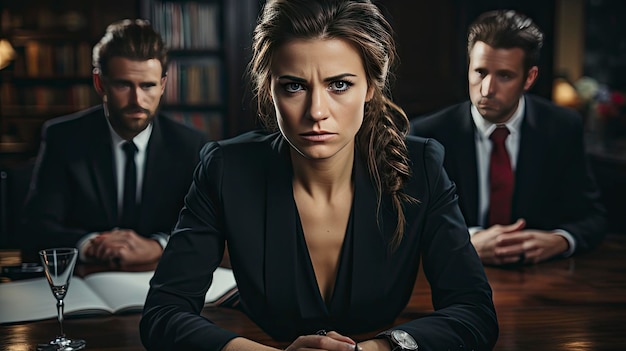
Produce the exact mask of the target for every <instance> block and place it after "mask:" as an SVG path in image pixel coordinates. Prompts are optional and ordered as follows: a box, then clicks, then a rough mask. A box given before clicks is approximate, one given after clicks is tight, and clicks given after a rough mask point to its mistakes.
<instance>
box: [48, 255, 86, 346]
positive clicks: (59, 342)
mask: <svg viewBox="0 0 626 351" xmlns="http://www.w3.org/2000/svg"><path fill="white" fill-rule="evenodd" d="M39 258H41V263H42V264H43V267H44V271H45V273H46V278H47V279H48V284H50V289H51V290H52V295H54V297H55V298H56V299H57V314H58V315H57V316H58V320H59V327H60V331H61V332H60V334H59V335H58V336H57V337H56V338H54V339H53V340H51V341H50V342H49V343H47V344H39V345H38V346H37V350H64V351H72V350H81V349H83V348H85V345H86V343H85V340H80V339H68V338H66V337H65V333H63V306H64V305H63V299H64V298H65V294H66V293H67V289H68V288H69V287H70V279H71V278H72V273H73V272H74V266H75V265H76V259H77V258H78V250H77V249H75V248H55V249H46V250H41V251H39Z"/></svg>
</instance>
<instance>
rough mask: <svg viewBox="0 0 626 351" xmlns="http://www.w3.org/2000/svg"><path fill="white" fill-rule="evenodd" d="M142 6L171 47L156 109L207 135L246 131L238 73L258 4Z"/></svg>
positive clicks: (145, 0)
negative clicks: (166, 75)
mask: <svg viewBox="0 0 626 351" xmlns="http://www.w3.org/2000/svg"><path fill="white" fill-rule="evenodd" d="M141 7H142V9H141V11H140V13H141V15H142V16H143V17H144V18H147V19H149V20H150V21H151V23H152V24H153V26H154V28H155V29H156V30H157V31H158V32H159V33H161V35H162V36H163V39H164V40H165V42H166V44H167V45H168V47H169V49H170V51H169V56H170V65H169V67H168V82H167V84H166V87H165V93H164V96H163V99H162V101H161V111H162V112H163V113H165V114H166V115H168V116H170V117H171V118H173V119H176V120H178V121H181V122H183V123H186V124H188V125H191V126H194V127H195V128H198V129H200V130H202V131H204V132H205V133H207V135H208V136H209V138H211V139H221V138H224V137H229V136H233V135H236V134H238V133H241V132H243V131H246V130H248V129H251V125H252V121H253V119H252V117H251V114H250V109H247V107H249V106H246V104H245V96H244V94H243V92H244V91H246V88H247V86H246V85H245V83H244V81H243V76H244V71H245V65H246V57H245V52H246V50H247V48H249V46H250V41H251V36H252V29H253V27H254V24H255V21H256V16H257V13H258V10H259V8H260V5H259V2H258V1H253V0H238V1H232V0H231V1H228V0H223V1H220V0H142V6H141Z"/></svg>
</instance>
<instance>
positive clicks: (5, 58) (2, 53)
mask: <svg viewBox="0 0 626 351" xmlns="http://www.w3.org/2000/svg"><path fill="white" fill-rule="evenodd" d="M14 58H15V50H13V47H12V46H11V43H9V41H8V40H6V39H0V69H3V68H4V67H6V66H8V65H9V62H11V60H13V59H14Z"/></svg>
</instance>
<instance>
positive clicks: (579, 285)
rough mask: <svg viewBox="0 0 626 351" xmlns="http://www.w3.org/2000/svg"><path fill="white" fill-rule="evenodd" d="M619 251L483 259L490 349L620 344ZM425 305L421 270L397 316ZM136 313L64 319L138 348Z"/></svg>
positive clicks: (23, 344) (22, 332)
mask: <svg viewBox="0 0 626 351" xmlns="http://www.w3.org/2000/svg"><path fill="white" fill-rule="evenodd" d="M625 257H626V236H624V235H613V236H609V237H608V238H607V240H606V241H605V242H604V243H603V244H602V245H601V246H600V247H599V248H598V249H597V250H596V251H594V252H592V253H590V254H587V255H582V256H578V257H576V258H570V259H566V260H560V261H554V262H545V263H542V264H539V265H535V266H526V267H521V268H515V269H502V268H492V267H487V268H486V271H487V275H488V277H489V280H490V282H491V284H492V287H493V290H494V301H495V304H496V308H497V312H498V320H499V323H500V338H499V340H498V343H497V345H496V348H495V350H505V351H516V350H519V351H527V350H533V351H536V350H551V351H558V350H563V351H565V350H567V351H588V350H589V351H591V350H593V351H596V350H603V351H606V350H625V349H626V336H625V335H624V334H625V330H626V329H625V328H626V327H625V322H626V258H625ZM0 308H1V307H0ZM429 311H432V305H431V303H430V291H429V288H428V284H427V283H426V281H425V279H424V278H423V275H422V276H420V278H419V279H418V282H417V284H416V289H415V290H414V292H413V296H412V298H411V301H410V303H409V305H408V306H407V308H406V309H405V311H404V312H403V314H402V315H401V316H400V317H399V318H398V320H397V322H398V323H400V322H403V321H407V320H410V319H413V318H416V317H419V316H422V315H424V314H426V313H428V312H429ZM203 315H205V316H206V317H208V318H210V319H212V320H213V321H215V322H216V323H217V324H219V325H221V326H223V327H224V328H227V329H230V330H233V331H235V332H237V333H240V334H241V335H244V336H246V337H249V338H251V339H253V340H257V341H259V342H262V343H267V344H270V345H274V346H281V345H278V344H276V343H275V342H273V341H272V340H271V339H270V338H269V337H268V336H267V335H265V334H264V333H263V332H262V331H261V330H260V329H259V328H258V327H257V326H256V325H255V324H254V323H252V322H251V321H250V320H249V319H248V318H247V317H246V316H245V315H244V314H243V313H241V312H239V311H237V310H233V309H227V308H205V309H204V311H203ZM139 318H140V316H139V315H138V314H133V315H122V316H111V317H92V318H74V319H72V318H70V319H66V321H65V322H64V327H65V331H66V333H67V335H68V336H69V337H80V338H83V339H85V340H86V341H87V346H88V349H90V350H142V349H143V347H142V345H141V341H140V339H139V331H138V324H139ZM57 330H58V325H57V321H56V320H55V319H51V320H45V321H40V322H30V323H19V324H13V325H0V347H1V348H2V349H3V350H16V351H17V350H33V349H34V347H35V345H36V344H37V343H39V342H43V341H45V340H48V339H49V338H50V337H52V336H54V335H56V332H57ZM361 337H365V336H361ZM357 338H358V337H357Z"/></svg>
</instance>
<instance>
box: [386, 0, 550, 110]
mask: <svg viewBox="0 0 626 351" xmlns="http://www.w3.org/2000/svg"><path fill="white" fill-rule="evenodd" d="M379 3H380V4H381V5H382V7H383V8H384V11H385V12H386V13H387V16H388V18H389V20H390V21H391V22H392V25H393V26H394V29H395V31H396V40H397V44H398V55H399V57H400V59H401V62H400V65H399V67H398V68H397V70H396V73H397V79H396V83H395V86H394V98H395V100H396V102H397V103H399V104H400V105H401V106H402V107H404V108H405V109H406V111H407V113H408V114H409V115H410V116H412V117H414V116H418V115H421V114H423V113H429V112H433V111H435V110H437V109H440V108H443V107H445V106H447V105H450V104H452V103H456V102H460V101H463V100H466V99H467V97H468V92H467V49H466V48H467V40H466V35H467V27H468V26H469V25H470V23H471V22H472V21H473V20H474V19H476V17H478V15H480V14H481V13H483V12H485V11H489V10H495V9H512V10H516V11H519V12H521V13H524V14H526V15H528V16H530V17H531V18H532V19H533V20H534V21H535V22H536V23H537V24H538V25H539V27H540V28H541V29H542V30H543V31H544V34H545V45H544V48H543V50H542V55H541V58H540V67H539V69H540V75H539V78H538V80H537V82H536V84H535V86H534V87H533V88H532V92H534V93H537V94H539V95H542V96H544V97H546V98H551V91H552V77H553V72H552V71H553V69H552V66H553V64H552V62H553V55H554V49H553V47H554V41H553V40H554V17H555V2H554V0H547V1H546V0H543V1H541V0H528V1H515V0H508V1H507V0H500V1H497V0H472V1H463V0H440V1H436V2H435V1H401V0H391V1H380V2H379Z"/></svg>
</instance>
